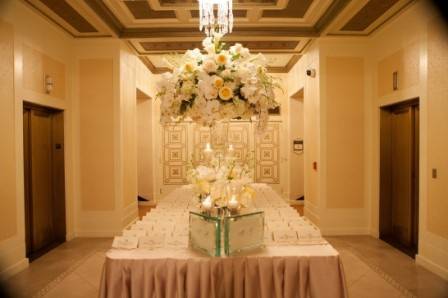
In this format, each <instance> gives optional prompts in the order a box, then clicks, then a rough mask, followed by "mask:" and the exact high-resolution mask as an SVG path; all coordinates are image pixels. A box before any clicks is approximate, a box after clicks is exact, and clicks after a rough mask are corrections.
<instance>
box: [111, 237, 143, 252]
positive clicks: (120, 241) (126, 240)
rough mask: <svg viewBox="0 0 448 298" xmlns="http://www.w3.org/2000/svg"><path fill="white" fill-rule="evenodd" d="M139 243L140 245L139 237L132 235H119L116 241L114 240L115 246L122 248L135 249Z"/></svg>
mask: <svg viewBox="0 0 448 298" xmlns="http://www.w3.org/2000/svg"><path fill="white" fill-rule="evenodd" d="M137 245H138V238H137V237H130V236H118V237H115V238H114V241H113V242H112V247H113V248H120V249H134V248H137Z"/></svg>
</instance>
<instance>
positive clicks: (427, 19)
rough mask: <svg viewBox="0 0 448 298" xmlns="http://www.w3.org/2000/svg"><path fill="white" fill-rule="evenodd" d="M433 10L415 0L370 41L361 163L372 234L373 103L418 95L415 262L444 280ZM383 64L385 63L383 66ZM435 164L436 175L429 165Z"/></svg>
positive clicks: (443, 59) (375, 209)
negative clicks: (367, 123) (370, 92)
mask: <svg viewBox="0 0 448 298" xmlns="http://www.w3.org/2000/svg"><path fill="white" fill-rule="evenodd" d="M435 19H436V16H435V13H434V12H433V11H432V10H431V9H430V8H428V6H426V3H425V2H424V1H419V2H417V3H416V4H414V5H412V6H411V7H410V8H409V9H407V10H406V11H405V12H404V13H403V14H402V15H401V16H400V17H399V18H397V19H395V20H393V21H392V22H391V23H389V24H387V25H386V26H385V27H384V28H382V29H381V30H379V31H378V32H377V33H376V34H375V36H373V38H372V39H371V40H370V41H369V42H370V49H371V51H370V63H371V66H372V69H373V70H374V83H373V86H375V87H376V88H377V91H376V92H375V94H376V96H375V97H374V98H373V99H372V102H371V108H370V111H371V112H370V113H371V114H370V117H371V130H370V131H369V134H370V135H371V136H372V146H371V150H370V151H369V152H368V153H367V161H366V166H367V167H369V168H370V169H371V170H370V171H369V177H370V181H371V188H370V193H369V198H370V209H371V220H370V227H371V233H372V235H375V236H378V221H379V181H378V177H379V167H378V164H379V149H378V148H379V108H380V107H381V106H384V105H388V104H392V103H396V102H400V101H403V100H407V99H411V98H416V97H418V98H419V99H420V173H419V178H420V185H419V188H420V190H419V191H420V193H419V247H418V254H417V256H416V262H417V263H418V264H421V265H423V266H425V267H426V268H428V269H430V270H432V271H434V272H436V273H438V274H440V275H441V276H443V277H445V278H447V279H448V234H447V230H448V225H447V220H446V214H447V213H448V204H447V203H446V202H447V200H446V198H447V197H448V189H447V185H448V180H447V176H446V175H443V174H442V173H444V172H448V157H447V155H446V152H447V142H446V138H444V137H443V136H444V135H446V134H447V130H448V126H447V120H446V119H447V118H446V111H447V110H448V106H447V98H448V89H447V87H446V86H447V81H446V80H447V78H446V77H447V76H446V70H447V69H448V64H447V59H448V51H447V36H448V35H447V32H446V30H445V31H444V29H442V27H443V26H446V25H441V24H440V23H437V21H435ZM445 28H446V27H445ZM386 63H388V64H390V65H391V66H387V67H386ZM393 71H398V74H399V89H398V90H397V91H391V89H390V88H391V85H392V78H391V72H393ZM432 168H437V169H438V173H439V175H438V178H437V179H433V178H432V177H431V169H432Z"/></svg>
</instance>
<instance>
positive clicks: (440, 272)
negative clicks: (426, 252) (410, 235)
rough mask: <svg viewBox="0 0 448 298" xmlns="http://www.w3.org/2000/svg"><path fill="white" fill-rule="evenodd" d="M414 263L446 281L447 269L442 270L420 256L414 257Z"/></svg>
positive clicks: (447, 276) (447, 277)
mask: <svg viewBox="0 0 448 298" xmlns="http://www.w3.org/2000/svg"><path fill="white" fill-rule="evenodd" d="M415 263H417V265H420V266H422V267H424V268H426V269H428V270H429V271H431V272H433V273H435V274H437V275H438V276H440V277H441V278H443V279H445V280H448V268H444V267H442V266H440V265H438V264H436V263H434V262H433V261H431V260H430V259H428V258H426V257H424V256H422V255H420V254H417V255H416V256H415Z"/></svg>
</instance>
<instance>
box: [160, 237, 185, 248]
mask: <svg viewBox="0 0 448 298" xmlns="http://www.w3.org/2000/svg"><path fill="white" fill-rule="evenodd" d="M165 244H166V245H167V246H170V247H187V246H188V236H178V235H175V236H171V237H167V238H166V239H165Z"/></svg>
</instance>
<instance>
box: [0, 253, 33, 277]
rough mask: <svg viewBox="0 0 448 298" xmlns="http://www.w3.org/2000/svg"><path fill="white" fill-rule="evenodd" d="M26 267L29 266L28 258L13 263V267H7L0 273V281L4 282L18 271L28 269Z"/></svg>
mask: <svg viewBox="0 0 448 298" xmlns="http://www.w3.org/2000/svg"><path fill="white" fill-rule="evenodd" d="M28 266H29V260H28V258H23V259H21V260H20V261H18V262H16V263H14V264H13V265H11V266H9V267H8V268H6V269H5V270H3V271H2V272H0V280H6V279H8V278H10V277H11V276H13V275H15V274H17V273H19V272H20V271H22V270H24V269H26V268H28Z"/></svg>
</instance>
